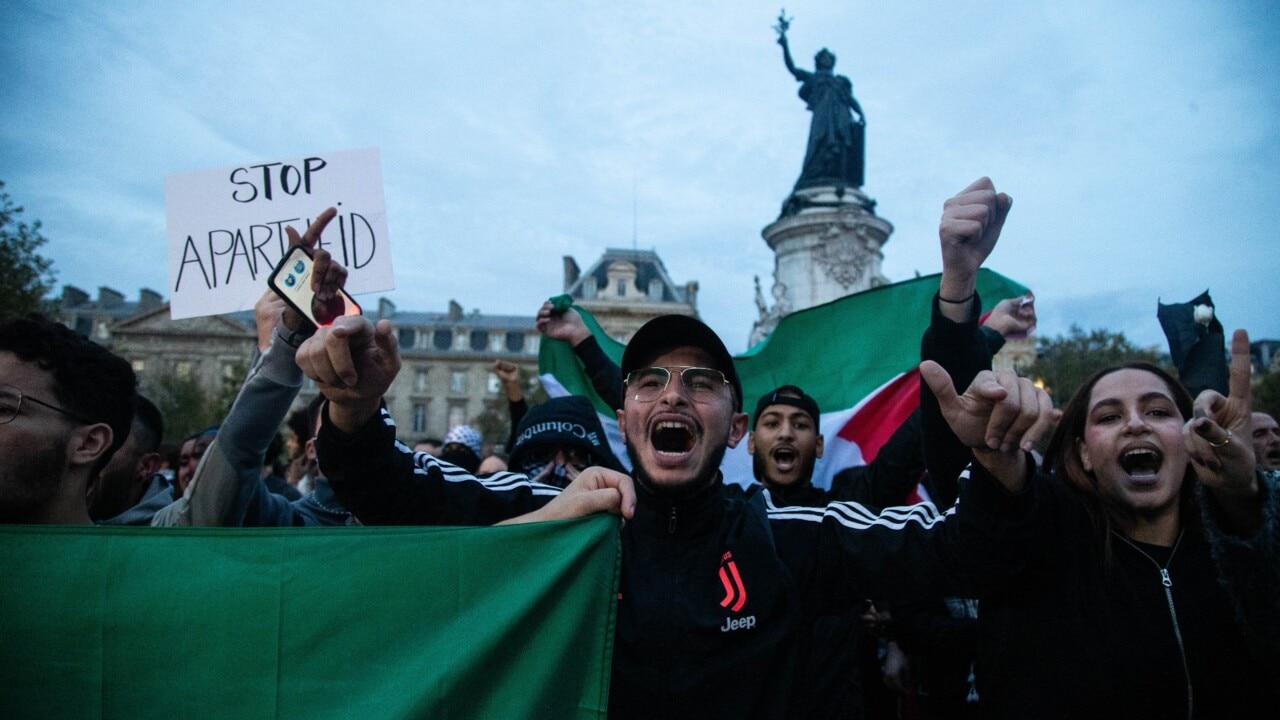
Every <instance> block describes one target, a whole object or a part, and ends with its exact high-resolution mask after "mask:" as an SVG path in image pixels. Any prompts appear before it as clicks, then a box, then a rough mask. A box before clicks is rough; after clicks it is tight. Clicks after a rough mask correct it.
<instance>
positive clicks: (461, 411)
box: [449, 404, 467, 430]
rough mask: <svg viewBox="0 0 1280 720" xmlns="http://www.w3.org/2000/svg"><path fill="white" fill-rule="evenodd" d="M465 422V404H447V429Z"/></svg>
mask: <svg viewBox="0 0 1280 720" xmlns="http://www.w3.org/2000/svg"><path fill="white" fill-rule="evenodd" d="M466 424H467V406H466V405H457V404H455V405H450V406H449V429H450V430H452V429H454V428H456V427H458V426H459V425H466Z"/></svg>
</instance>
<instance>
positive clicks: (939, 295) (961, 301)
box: [938, 290, 978, 305]
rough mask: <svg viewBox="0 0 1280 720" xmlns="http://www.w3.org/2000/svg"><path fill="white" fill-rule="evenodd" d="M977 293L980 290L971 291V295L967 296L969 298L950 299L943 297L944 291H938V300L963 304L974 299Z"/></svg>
mask: <svg viewBox="0 0 1280 720" xmlns="http://www.w3.org/2000/svg"><path fill="white" fill-rule="evenodd" d="M977 294H978V292H977V291H976V290H975V291H974V292H971V293H969V297H967V298H965V299H963V300H948V299H946V298H944V297H942V293H938V300H940V301H942V302H944V303H951V304H952V305H963V304H965V303H967V302H969V301H970V300H972V299H973V296H974V295H977Z"/></svg>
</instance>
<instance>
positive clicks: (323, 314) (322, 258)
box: [285, 208, 347, 330]
mask: <svg viewBox="0 0 1280 720" xmlns="http://www.w3.org/2000/svg"><path fill="white" fill-rule="evenodd" d="M337 215H338V210H337V209H336V208H327V209H326V210H325V211H324V212H322V213H320V214H319V215H318V216H316V219H315V220H312V221H311V224H310V225H308V226H307V230H306V232H304V233H303V234H302V235H298V231H297V230H294V229H293V227H292V226H289V227H286V228H285V233H286V234H287V235H288V236H289V246H290V247H292V246H294V245H301V246H302V247H305V248H307V249H308V250H310V251H311V255H312V258H313V260H312V264H311V290H312V292H314V293H315V295H314V297H313V298H312V300H311V313H312V315H314V316H315V317H316V319H317V320H320V322H321V323H322V324H324V323H326V322H328V321H330V320H332V319H334V318H336V317H340V316H341V315H342V314H343V313H344V312H345V310H346V307H345V305H344V304H343V300H342V298H341V297H340V296H339V294H338V291H339V290H341V289H342V288H343V287H344V286H345V285H346V284H347V269H346V268H345V267H343V266H342V265H341V264H339V263H337V262H334V261H333V257H332V256H331V255H330V254H329V251H328V250H317V249H316V243H317V242H319V241H320V236H321V235H322V234H323V233H324V229H325V227H326V226H328V224H329V222H330V221H331V220H333V219H334V218H335V217H337ZM291 315H293V317H291ZM303 322H304V319H303V318H301V317H299V316H296V313H293V311H292V310H288V311H286V312H285V324H286V325H288V326H289V328H291V329H294V330H298V329H299V327H298V326H299V325H301V324H302V323H303Z"/></svg>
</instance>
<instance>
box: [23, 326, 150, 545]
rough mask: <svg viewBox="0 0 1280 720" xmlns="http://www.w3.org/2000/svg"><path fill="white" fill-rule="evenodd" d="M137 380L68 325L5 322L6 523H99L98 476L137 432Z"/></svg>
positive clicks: (128, 368)
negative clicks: (92, 492)
mask: <svg viewBox="0 0 1280 720" xmlns="http://www.w3.org/2000/svg"><path fill="white" fill-rule="evenodd" d="M137 384H138V383H137V378H136V377H135V376H134V374H133V368H132V367H131V366H130V365H129V363H128V361H126V360H124V359H123V358H120V357H119V356H116V355H114V354H112V353H111V352H110V351H108V350H107V349H106V348H104V347H102V346H101V345H98V344H97V343H95V342H93V341H91V340H88V339H86V338H84V337H81V336H80V335H78V334H76V333H75V332H73V331H72V330H71V329H69V328H67V327H66V326H64V325H62V324H60V323H57V322H54V321H52V320H49V319H47V318H44V317H42V316H38V315H31V316H28V317H26V318H22V319H13V320H5V321H0V522H5V523H32V524H84V525H87V524H89V523H90V517H89V505H88V492H89V484H90V482H91V481H92V479H93V478H95V477H97V475H98V474H99V473H100V472H101V471H102V469H103V468H104V467H106V465H107V463H108V462H109V461H110V460H111V457H112V455H113V454H115V452H116V451H117V450H119V448H120V447H121V446H123V445H124V443H125V440H126V439H127V438H128V437H129V427H130V425H131V424H132V422H133V407H134V396H135V395H136V393H137Z"/></svg>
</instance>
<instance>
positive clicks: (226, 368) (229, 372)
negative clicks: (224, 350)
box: [222, 360, 240, 380]
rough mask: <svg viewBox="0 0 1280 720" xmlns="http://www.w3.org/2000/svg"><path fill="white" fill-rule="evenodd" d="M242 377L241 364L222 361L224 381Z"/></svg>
mask: <svg viewBox="0 0 1280 720" xmlns="http://www.w3.org/2000/svg"><path fill="white" fill-rule="evenodd" d="M239 375H240V363H238V362H235V361H232V360H223V361H222V378H223V379H224V380H235V379H236V378H237V377H238V376H239Z"/></svg>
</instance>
